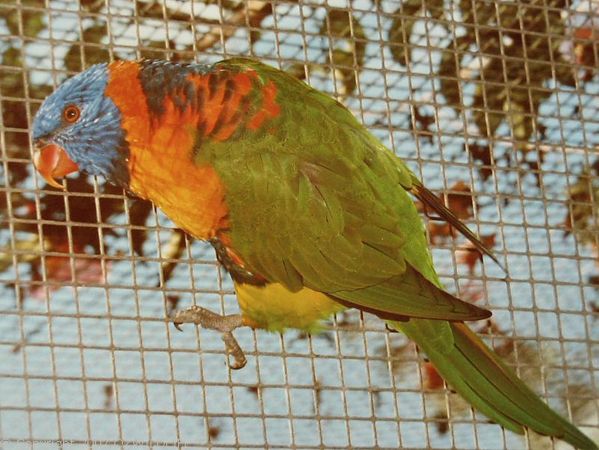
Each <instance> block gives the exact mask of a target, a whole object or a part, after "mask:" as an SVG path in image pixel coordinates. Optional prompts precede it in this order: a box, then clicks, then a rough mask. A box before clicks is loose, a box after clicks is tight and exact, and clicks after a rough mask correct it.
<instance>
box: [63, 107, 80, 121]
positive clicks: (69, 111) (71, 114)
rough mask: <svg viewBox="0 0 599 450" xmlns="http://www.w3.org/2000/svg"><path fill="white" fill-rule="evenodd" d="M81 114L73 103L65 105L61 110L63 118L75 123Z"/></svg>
mask: <svg viewBox="0 0 599 450" xmlns="http://www.w3.org/2000/svg"><path fill="white" fill-rule="evenodd" d="M80 115H81V111H80V110H79V108H78V107H77V106H75V105H69V106H67V107H66V108H65V109H64V111H63V112H62V117H63V119H64V120H65V121H66V122H68V123H75V122H77V121H78V120H79V116H80Z"/></svg>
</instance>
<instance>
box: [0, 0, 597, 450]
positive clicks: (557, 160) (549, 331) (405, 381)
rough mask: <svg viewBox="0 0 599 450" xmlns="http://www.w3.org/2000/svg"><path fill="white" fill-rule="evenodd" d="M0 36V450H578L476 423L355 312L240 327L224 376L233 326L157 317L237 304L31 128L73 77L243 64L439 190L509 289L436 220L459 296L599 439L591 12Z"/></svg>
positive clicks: (361, 8)
mask: <svg viewBox="0 0 599 450" xmlns="http://www.w3.org/2000/svg"><path fill="white" fill-rule="evenodd" d="M0 18H1V19H0V53H1V65H0V70H1V73H2V75H1V80H0V95H1V98H0V100H1V106H0V108H1V119H0V120H1V122H0V145H1V151H2V153H1V155H0V158H1V162H2V165H1V167H0V173H1V180H2V181H1V183H2V184H1V186H0V191H1V193H2V195H1V196H0V220H1V222H2V228H1V229H0V246H1V256H0V280H1V281H2V284H1V286H0V355H1V357H0V358H1V359H0V447H3V448H6V449H18V448H93V449H101V448H289V447H292V448H347V447H357V448H366V447H370V448H372V447H374V448H398V447H401V448H423V447H430V448H460V449H466V448H484V449H490V448H494V449H495V448H505V449H516V448H566V447H567V446H566V445H565V444H563V443H559V442H556V441H551V440H550V439H548V438H546V437H542V436H539V435H536V434H534V433H530V434H527V435H525V436H520V435H516V434H514V433H511V432H509V431H505V430H503V429H502V428H501V427H500V426H498V425H496V424H494V423H492V422H490V421H489V420H488V419H487V418H486V417H485V416H483V415H481V414H479V413H476V412H475V411H473V410H472V409H471V407H470V406H469V405H468V404H467V403H466V402H465V401H464V400H462V399H461V398H460V397H459V396H458V395H456V394H455V393H454V392H452V391H451V389H450V388H448V387H447V386H445V385H444V384H443V382H442V380H441V379H440V378H439V375H438V374H437V373H436V371H435V369H434V368H433V367H432V366H431V365H430V363H429V362H428V361H427V360H426V357H425V355H424V354H421V353H419V351H418V349H417V348H416V347H415V346H414V344H412V343H410V342H409V341H408V340H407V339H406V338H405V337H404V336H403V335H401V334H399V333H391V332H389V331H388V330H387V329H386V328H385V325H384V323H383V322H382V321H380V320H379V319H378V318H376V317H374V316H371V315H369V314H362V313H359V312H357V311H355V310H353V311H347V312H343V313H341V314H338V315H337V316H336V317H334V318H332V319H331V321H330V323H329V324H328V325H327V326H326V327H325V329H324V330H323V331H322V332H321V333H317V334H313V335H308V334H305V333H302V332H298V331H293V330H290V331H288V332H287V333H285V334H284V335H280V334H275V333H268V332H266V331H260V330H251V329H248V328H245V329H240V330H238V331H236V332H235V335H236V337H237V338H238V341H239V343H240V345H241V346H242V347H243V349H244V350H245V353H246V355H247V358H248V364H247V366H246V367H245V368H244V369H242V370H239V371H231V370H230V369H229V368H228V367H227V364H226V355H225V352H224V346H223V342H222V341H221V339H220V336H219V334H218V333H216V332H214V331H210V330H203V329H199V328H197V327H194V326H191V325H184V326H183V332H179V331H177V330H175V328H174V327H173V326H172V323H168V321H167V320H166V317H167V316H168V315H169V314H170V313H171V312H172V311H174V310H178V309H184V308H187V307H188V306H190V305H192V304H199V305H202V306H204V307H207V308H209V309H212V310H213V311H215V312H219V313H227V314H230V313H234V312H237V311H238V306H237V302H236V299H235V295H234V291H233V285H232V282H231V280H230V278H229V276H228V275H227V274H226V272H225V271H224V270H223V269H222V268H221V267H219V264H218V263H217V261H216V258H215V256H214V252H213V250H212V248H211V247H210V246H208V245H207V244H205V243H203V242H199V241H195V240H193V239H192V238H191V237H189V236H187V235H185V234H184V233H183V232H182V231H180V230H178V229H177V228H176V227H175V226H174V225H173V224H172V222H170V221H169V220H168V219H167V218H166V216H164V215H163V214H162V213H161V212H160V211H159V210H157V209H155V208H154V207H153V206H152V205H151V204H150V203H148V202H145V201H142V200H139V199H135V198H133V197H128V196H126V195H125V193H124V192H123V191H122V190H121V189H120V188H116V187H114V186H112V185H109V184H106V183H105V182H104V180H102V179H94V178H92V177H88V176H85V175H80V176H78V177H69V179H68V180H67V181H66V186H67V188H68V189H67V190H66V191H64V192H63V191H60V190H56V189H53V188H51V187H49V186H47V185H46V184H45V183H44V182H43V180H42V179H41V178H40V177H39V176H38V175H35V174H34V171H33V169H32V163H31V146H30V133H29V130H30V126H31V122H32V117H33V115H34V114H35V111H36V110H37V108H38V107H39V105H40V104H41V101H42V100H43V98H44V97H45V96H47V95H48V94H49V93H50V92H52V90H53V89H54V88H55V87H56V86H57V85H58V84H59V83H60V82H61V81H62V80H64V79H65V78H66V77H68V76H70V75H72V74H74V73H77V72H79V71H81V70H82V69H84V68H86V67H89V66H90V65H92V64H94V63H97V62H103V61H108V60H114V59H138V58H159V59H170V60H175V61H187V60H194V61H198V62H202V63H211V62H216V61H218V60H220V59H223V58H224V57H230V56H233V55H246V56H253V57H256V58H259V59H261V60H262V61H264V62H267V63H269V64H271V65H273V66H276V67H279V68H281V69H284V70H287V71H289V72H291V73H293V74H294V75H296V76H297V77H299V78H302V79H305V80H306V81H307V82H308V83H310V84H311V85H313V86H314V87H316V88H317V89H319V90H321V91H324V92H326V93H328V94H330V95H331V96H334V97H336V98H337V99H338V100H339V101H341V102H342V103H343V104H345V105H346V106H347V107H348V108H349V109H350V110H351V111H352V112H353V113H354V114H355V115H356V116H357V117H358V118H359V120H361V121H362V122H363V123H364V124H366V126H367V127H368V128H369V130H370V131H371V132H372V133H373V134H374V135H375V136H376V137H377V138H379V139H380V140H381V141H382V142H383V143H384V144H385V145H387V146H388V147H389V148H391V149H393V150H394V151H395V152H396V153H397V154H398V155H400V156H401V157H402V158H403V159H404V160H405V161H406V162H407V163H408V164H409V165H410V167H411V168H412V169H413V170H414V171H415V173H417V174H418V176H419V177H420V178H421V179H422V180H423V181H424V183H425V184H426V185H427V186H428V187H429V188H430V189H432V190H434V191H436V192H438V193H439V194H443V195H444V198H445V199H446V201H447V203H448V204H449V206H451V207H452V209H453V210H454V211H455V212H456V214H457V215H458V216H459V217H460V218H462V219H463V220H464V221H466V222H467V223H468V224H469V226H470V227H471V228H472V229H474V230H476V231H477V232H478V233H479V234H480V235H481V237H482V239H483V240H484V241H485V242H486V243H487V244H488V245H490V246H492V247H493V248H494V249H495V251H496V252H497V254H498V255H499V258H500V260H501V261H502V262H503V264H504V265H505V266H506V268H507V270H508V273H509V275H508V276H506V275H505V273H504V272H503V271H502V270H501V268H500V267H498V266H497V265H495V264H494V263H493V262H491V261H490V260H488V259H486V258H485V260H484V261H483V260H481V258H479V256H480V255H479V254H478V253H476V252H473V251H472V248H470V247H469V244H468V243H467V241H465V240H464V239H463V238H461V237H458V236H456V235H454V233H453V231H452V229H450V228H449V227H448V226H447V225H446V224H445V222H442V221H439V220H436V218H435V217H432V216H430V215H427V214H425V211H423V219H424V220H425V221H426V229H427V233H428V234H427V235H428V238H429V241H430V243H431V248H432V253H433V257H434V260H435V265H436V267H437V270H438V272H439V274H440V276H441V278H442V280H443V282H444V284H445V286H446V287H447V289H448V290H449V291H450V292H453V293H456V294H457V295H459V296H460V297H461V298H462V299H465V300H467V301H470V302H475V303H477V304H479V305H481V306H484V307H488V308H490V309H491V310H492V311H493V313H494V315H493V318H492V319H491V320H489V321H486V322H485V321H483V322H479V323H474V324H473V327H474V328H475V329H476V331H477V332H479V333H480V334H482V335H483V336H485V339H486V340H487V341H488V342H489V343H490V344H491V345H492V346H493V347H494V348H495V350H496V351H497V353H499V354H500V355H501V356H502V358H503V359H504V360H505V361H506V362H507V363H508V364H510V365H512V366H513V367H515V369H516V370H517V372H518V373H519V375H520V376H521V377H522V378H523V379H524V380H525V381H526V382H527V384H529V385H530V386H531V387H532V388H533V389H534V390H535V391H536V392H537V393H539V395H541V396H542V397H543V398H544V399H545V400H546V401H547V402H548V403H549V404H550V405H551V406H552V407H553V408H554V409H555V410H557V411H559V412H560V413H562V414H563V415H565V416H566V417H568V418H569V419H570V420H571V421H573V422H574V423H575V424H577V425H578V426H580V427H581V429H583V430H584V431H585V432H586V433H588V434H589V436H592V437H594V439H598V437H599V326H598V325H597V321H598V319H599V316H598V311H599V293H598V291H597V290H598V289H599V272H598V271H597V267H598V264H597V257H598V256H597V246H598V244H599V241H598V228H597V227H598V222H597V213H598V212H597V198H598V197H597V195H599V184H598V183H597V175H598V172H599V159H598V158H597V156H596V152H597V148H598V145H599V119H598V117H599V102H597V96H598V94H599V82H598V79H597V77H596V74H597V67H598V61H599V54H598V52H599V47H598V45H597V37H598V36H599V4H598V3H597V2H595V1H579V2H576V1H575V2H569V1H560V0H531V1H527V2H503V1H502V2H499V1H497V2H493V1H469V0H465V1H459V2H458V1H451V0H447V1H437V0H435V1H430V2H429V1H426V2H425V1H422V0H405V1H403V2H400V1H392V0H354V1H351V2H349V1H344V0H330V1H326V0H325V1H314V2H296V1H272V2H270V1H262V0H242V1H237V0H206V1H205V2H198V1H194V2H183V1H175V0H164V1H145V0H138V1H135V2H133V1H125V0H85V1H84V0H81V1H80V2H73V1H66V0H64V1H59V0H56V1H55V0H46V1H43V0H16V1H15V0H3V1H2V2H0ZM298 126H301V124H298Z"/></svg>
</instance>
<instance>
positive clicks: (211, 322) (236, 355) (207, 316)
mask: <svg viewBox="0 0 599 450" xmlns="http://www.w3.org/2000/svg"><path fill="white" fill-rule="evenodd" d="M170 320H171V321H172V322H173V325H174V326H175V328H176V329H177V330H179V331H183V330H182V328H181V325H182V324H184V323H194V324H196V325H199V326H201V327H203V328H206V329H209V330H216V331H220V332H221V333H222V339H223V342H224V343H225V349H226V351H227V363H228V365H229V367H230V368H231V369H233V370H237V369H241V368H243V367H244V366H245V365H246V364H247V359H246V357H245V354H244V353H243V350H242V349H241V346H240V345H239V343H238V342H237V339H235V336H233V330H235V329H236V328H239V327H241V326H244V323H243V319H242V317H241V315H240V314H232V315H228V316H221V315H220V314H216V313H214V312H212V311H210V310H208V309H206V308H202V307H201V306H197V305H193V306H191V307H190V308H189V309H186V310H183V311H177V313H176V314H175V316H174V317H172V318H171V319H170ZM229 355H230V356H232V357H233V362H231V360H230V359H229Z"/></svg>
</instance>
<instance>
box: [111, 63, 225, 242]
mask: <svg viewBox="0 0 599 450" xmlns="http://www.w3.org/2000/svg"><path fill="white" fill-rule="evenodd" d="M139 70H140V66H139V64H138V63H136V62H115V63H112V64H111V65H110V79H109V83H108V87H107V89H106V95H107V96H109V97H110V98H111V99H112V100H113V101H114V103H115V104H116V106H117V107H118V108H119V110H120V111H121V114H122V127H123V129H124V130H125V132H126V139H127V142H128V144H129V152H130V155H129V161H128V166H129V171H130V184H129V188H130V190H131V191H132V192H133V193H135V194H136V195H138V196H140V197H143V198H146V199H149V200H151V201H152V202H154V203H155V204H156V205H157V206H158V207H160V208H161V209H162V210H163V211H164V212H165V213H166V215H167V216H168V217H169V218H170V219H171V220H172V221H173V222H175V224H176V225H177V226H179V227H180V228H182V229H184V230H186V231H187V232H189V233H190V234H191V235H193V236H195V237H197V238H199V239H209V238H211V237H213V236H214V235H215V234H216V232H217V230H219V229H221V228H223V227H225V226H226V223H225V222H226V217H227V208H226V205H225V203H224V187H223V185H222V183H221V181H220V179H219V177H218V175H217V174H216V172H215V170H214V169H213V168H212V167H211V166H209V165H197V164H194V162H193V160H192V158H193V151H194V146H195V145H196V137H197V134H198V132H199V131H198V127H201V128H204V130H203V131H204V132H206V131H207V130H209V129H210V128H211V129H214V127H216V120H215V119H212V118H211V117H212V115H210V116H205V115H203V114H202V111H201V110H200V109H199V108H194V107H192V106H191V105H190V106H187V107H185V108H181V107H177V106H176V105H175V104H174V103H173V101H172V99H171V98H170V96H165V99H164V104H163V107H164V112H163V114H161V115H160V116H156V115H155V114H152V113H151V111H150V110H149V109H148V104H147V100H146V94H145V92H144V90H143V87H142V85H141V82H140V78H139ZM198 78H199V77H198ZM194 81H195V80H194ZM197 82H201V81H200V80H198V81H197ZM223 95H224V93H223ZM215 103H216V101H215ZM206 106H208V104H207V105H206ZM210 106H213V105H210ZM227 117H228V118H229V119H228V121H229V122H230V121H231V118H230V117H229V116H227ZM225 123H227V122H225ZM228 130H229V128H224V127H223V128H221V131H220V132H219V133H221V134H219V136H222V135H225V134H226V133H228V132H229V131H228Z"/></svg>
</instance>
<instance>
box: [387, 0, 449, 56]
mask: <svg viewBox="0 0 599 450" xmlns="http://www.w3.org/2000/svg"><path fill="white" fill-rule="evenodd" d="M423 9H424V11H426V12H428V13H429V14H430V15H431V16H432V17H433V18H435V19H439V20H440V19H442V18H443V14H444V11H443V0H432V1H424V0H406V1H404V2H402V3H401V6H400V7H399V8H398V9H397V10H396V11H395V12H394V13H393V16H394V19H393V22H392V23H391V27H390V28H389V35H388V40H389V50H390V51H391V55H392V56H393V59H394V60H395V61H396V62H398V63H399V64H402V65H405V64H409V63H410V62H411V57H410V37H411V35H412V28H413V27H414V24H415V23H416V21H417V20H418V19H419V18H420V17H419V16H420V15H421V13H422V12H423Z"/></svg>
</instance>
